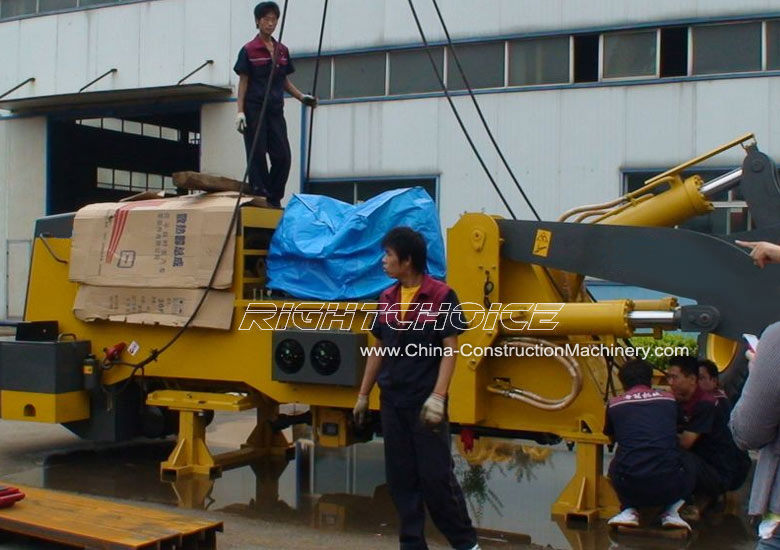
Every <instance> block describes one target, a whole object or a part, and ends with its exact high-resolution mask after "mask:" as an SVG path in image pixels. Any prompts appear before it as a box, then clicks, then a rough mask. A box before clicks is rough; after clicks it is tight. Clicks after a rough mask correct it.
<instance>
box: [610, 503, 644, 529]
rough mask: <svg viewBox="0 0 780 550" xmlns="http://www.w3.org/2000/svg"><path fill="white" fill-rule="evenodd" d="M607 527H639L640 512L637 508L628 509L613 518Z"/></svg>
mask: <svg viewBox="0 0 780 550" xmlns="http://www.w3.org/2000/svg"><path fill="white" fill-rule="evenodd" d="M607 525H609V526H614V527H617V526H618V525H622V526H624V527H639V512H637V511H636V508H626V509H625V510H623V511H622V512H620V513H619V514H618V515H616V516H613V517H612V518H611V519H610V520H609V521H608V522H607Z"/></svg>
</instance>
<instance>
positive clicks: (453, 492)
mask: <svg viewBox="0 0 780 550" xmlns="http://www.w3.org/2000/svg"><path fill="white" fill-rule="evenodd" d="M381 412H382V432H383V435H384V439H385V471H386V474H387V484H388V487H389V488H390V494H391V495H392V497H393V502H394V503H395V507H396V509H397V510H398V515H399V518H400V523H401V525H400V533H399V541H400V543H401V550H426V549H427V548H428V545H427V544H426V543H425V533H424V531H425V508H426V507H427V508H428V512H429V513H430V515H431V519H432V520H433V523H434V525H436V527H437V528H438V529H439V531H441V532H442V534H443V535H444V536H445V537H446V538H447V540H448V541H449V543H450V544H451V545H452V547H453V548H455V549H457V550H468V549H470V548H472V547H474V545H476V544H477V534H476V531H475V530H474V527H473V526H472V525H471V519H470V518H469V514H468V510H467V509H466V501H465V499H464V498H463V491H462V490H461V488H460V484H459V483H458V480H457V479H456V478H455V474H454V473H453V466H454V465H453V462H452V455H451V452H450V430H449V423H448V422H446V421H445V422H444V423H442V424H441V425H440V426H438V427H437V428H436V429H435V430H430V429H428V428H426V427H424V426H423V425H422V423H421V422H420V408H419V407H418V408H397V407H393V406H392V405H388V404H386V403H382V406H381Z"/></svg>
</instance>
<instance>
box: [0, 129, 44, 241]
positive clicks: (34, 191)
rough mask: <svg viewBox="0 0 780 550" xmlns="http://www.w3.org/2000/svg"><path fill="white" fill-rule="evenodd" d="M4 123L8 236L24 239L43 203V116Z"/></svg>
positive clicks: (42, 212)
mask: <svg viewBox="0 0 780 550" xmlns="http://www.w3.org/2000/svg"><path fill="white" fill-rule="evenodd" d="M0 124H4V125H8V126H7V131H8V138H9V139H8V146H7V151H8V157H7V159H6V162H5V166H6V167H7V171H6V183H5V184H6V186H7V187H8V203H7V204H8V211H7V217H6V218H5V220H4V221H5V223H6V226H7V238H8V239H27V238H29V237H30V234H31V232H32V230H33V225H32V224H33V222H34V221H35V219H36V218H38V217H40V216H42V215H43V214H44V212H45V205H46V119H45V118H44V117H36V118H20V119H13V120H9V121H6V122H0Z"/></svg>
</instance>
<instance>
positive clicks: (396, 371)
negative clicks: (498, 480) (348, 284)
mask: <svg viewBox="0 0 780 550" xmlns="http://www.w3.org/2000/svg"><path fill="white" fill-rule="evenodd" d="M382 246H383V247H384V249H385V255H384V258H383V259H382V266H383V268H384V270H385V273H387V274H388V275H389V276H390V277H392V278H394V279H397V281H398V282H397V283H396V284H394V285H393V286H391V287H390V288H388V289H387V290H385V291H384V292H382V294H381V296H380V302H381V312H380V314H379V315H377V317H376V319H375V322H374V324H373V327H372V330H371V332H372V333H373V335H374V336H375V337H376V342H375V344H374V346H375V347H377V348H385V349H387V350H390V349H395V350H397V351H398V355H397V356H391V355H385V356H384V357H380V356H379V355H370V356H369V358H368V361H367V363H366V370H365V374H364V375H363V382H362V384H361V386H360V394H359V396H358V400H357V404H356V405H355V409H354V411H353V412H354V416H355V421H356V423H357V424H362V423H363V420H364V417H365V415H366V412H367V411H368V395H369V393H371V389H372V388H373V386H374V383H375V382H376V381H377V380H378V382H379V388H380V390H381V391H380V408H381V416H382V435H383V437H384V441H385V472H386V476H387V483H388V487H389V489H390V493H391V495H392V497H393V502H394V503H395V507H396V509H397V510H398V515H399V516H400V533H399V541H400V547H401V550H424V549H427V548H428V546H427V544H426V542H425V534H424V528H425V508H426V507H427V509H428V512H429V513H430V515H431V519H433V522H434V524H435V525H436V527H437V528H438V529H439V531H441V532H442V533H443V534H444V536H445V537H446V538H447V540H448V541H449V543H450V544H451V545H452V547H453V548H455V549H456V550H478V549H479V545H478V544H477V535H476V532H475V530H474V527H473V526H472V525H471V519H470V518H469V514H468V511H467V509H466V501H465V499H464V498H463V491H462V490H461V487H460V485H459V484H458V480H457V479H456V478H455V474H454V472H453V462H452V455H451V450H450V446H451V440H450V431H449V422H448V419H447V392H448V390H449V385H450V380H451V378H452V375H453V372H454V370H455V358H456V355H455V353H454V352H455V351H456V350H457V346H458V334H459V333H460V332H462V331H463V330H464V329H465V328H467V325H466V323H465V321H464V320H463V319H462V317H461V315H459V313H458V307H459V303H458V297H457V296H456V295H455V292H454V291H453V290H452V289H451V288H450V287H448V286H447V285H446V284H444V283H442V282H440V281H437V280H436V279H434V278H432V277H430V276H429V275H427V274H426V273H425V272H426V263H427V254H426V246H425V241H424V240H423V238H422V236H421V235H420V234H419V233H417V232H416V231H414V230H412V229H410V228H408V227H396V228H395V229H393V230H391V231H390V232H389V233H388V234H387V235H386V236H385V238H384V240H383V242H382ZM422 304H425V307H423V306H422ZM442 304H449V313H446V312H445V313H440V312H443V311H444V310H445V309H446V307H444V308H443V307H441V305H442ZM453 309H455V311H454V312H453V311H452V310H453Z"/></svg>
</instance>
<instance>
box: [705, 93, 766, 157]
mask: <svg viewBox="0 0 780 550" xmlns="http://www.w3.org/2000/svg"><path fill="white" fill-rule="evenodd" d="M769 83H770V80H769V79H767V78H757V79H751V80H719V81H710V82H697V83H696V84H695V90H696V91H695V94H696V104H695V107H694V109H695V110H694V113H695V114H694V116H695V122H694V127H695V129H696V134H695V143H696V154H697V155H698V154H702V153H705V152H707V151H709V150H710V149H713V148H714V147H717V146H718V145H720V144H722V143H725V142H726V141H729V140H731V139H734V138H736V137H738V136H739V135H741V134H744V133H747V132H753V133H755V134H756V138H757V139H758V143H759V144H762V143H763V142H764V141H769V139H768V138H769V116H768V114H769V113H768V106H769V103H768V100H769V97H770V94H769ZM743 157H744V154H743V152H742V150H741V149H739V148H737V149H733V150H732V151H729V152H726V153H723V154H722V155H719V156H718V157H717V158H716V159H713V160H712V161H709V162H710V164H714V165H721V166H722V165H723V164H741V163H742V158H743Z"/></svg>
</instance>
